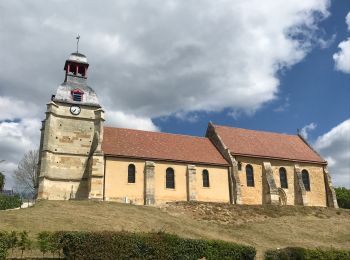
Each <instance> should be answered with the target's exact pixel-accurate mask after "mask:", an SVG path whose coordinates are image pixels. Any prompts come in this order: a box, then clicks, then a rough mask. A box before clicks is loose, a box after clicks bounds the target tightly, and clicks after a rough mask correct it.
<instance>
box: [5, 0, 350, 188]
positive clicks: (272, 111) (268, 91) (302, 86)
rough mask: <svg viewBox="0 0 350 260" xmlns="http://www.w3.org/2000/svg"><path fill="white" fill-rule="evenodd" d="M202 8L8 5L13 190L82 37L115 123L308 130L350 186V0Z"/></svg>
mask: <svg viewBox="0 0 350 260" xmlns="http://www.w3.org/2000/svg"><path fill="white" fill-rule="evenodd" d="M198 3H199V2H198V0H176V1H175V0H154V1H141V0H130V1H112V0H107V1H104V2H103V4H101V3H97V2H95V1H86V0H77V1H73V2H72V1H70V0H57V1H53V2H51V3H50V5H47V3H46V1H44V0H38V1H31V2H29V1H25V0H18V1H6V0H0V60H1V61H2V65H1V69H0V140H1V141H0V160H2V159H4V160H6V161H5V162H4V163H1V165H0V166H1V167H0V170H3V171H5V174H6V177H7V180H8V181H7V187H13V186H15V182H14V179H13V177H12V176H13V171H14V170H15V169H16V167H17V164H18V162H19V160H20V159H21V158H22V156H23V155H24V153H25V152H27V151H28V150H32V149H36V148H37V147H38V145H39V138H40V136H39V135H40V126H41V120H43V119H44V113H45V109H46V106H45V104H46V103H47V102H49V100H50V97H51V95H52V94H55V92H56V90H57V87H58V85H59V84H60V83H61V82H62V81H63V79H64V74H63V65H64V62H65V60H66V58H67V57H68V56H69V54H70V53H71V52H73V51H74V50H75V47H76V46H75V45H76V42H75V37H76V35H77V34H78V33H79V34H80V35H81V39H80V50H81V52H82V53H84V54H85V55H87V57H88V61H89V63H90V67H89V72H88V76H89V78H88V82H89V84H90V85H91V86H92V87H93V89H94V90H95V91H96V93H97V95H98V97H99V101H100V104H101V105H102V107H103V108H104V110H105V112H106V125H109V126H115V127H126V128H134V129H143V130H151V131H163V132H170V133H181V134H189V135H198V136H203V135H204V134H205V131H206V127H207V124H208V122H209V121H212V122H214V123H216V124H222V125H228V126H234V127H241V128H248V129H255V130H266V131H272V132H279V133H288V134H296V132H297V129H300V131H301V133H303V134H304V136H305V137H306V138H307V139H308V141H309V142H310V143H311V144H312V145H313V146H314V147H315V148H316V150H317V151H318V152H320V153H321V154H322V156H323V157H324V158H325V159H327V160H328V162H329V167H330V171H331V174H332V177H333V181H334V183H335V185H336V186H347V187H350V14H349V12H350V2H349V1H347V0H337V1H330V0H290V1H279V0H265V1H264V3H263V4H262V2H261V1H260V0H251V1H246V0H235V1H232V0H216V1H212V0H201V1H200V5H199V4H198ZM77 10H79V11H77ZM346 17H348V18H346Z"/></svg>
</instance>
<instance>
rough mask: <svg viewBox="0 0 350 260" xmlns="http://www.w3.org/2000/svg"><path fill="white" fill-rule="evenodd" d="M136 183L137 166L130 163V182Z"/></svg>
mask: <svg viewBox="0 0 350 260" xmlns="http://www.w3.org/2000/svg"><path fill="white" fill-rule="evenodd" d="M134 183H136V167H135V164H133V163H130V164H129V165H128V184H134Z"/></svg>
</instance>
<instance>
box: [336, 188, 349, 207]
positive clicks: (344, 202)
mask: <svg viewBox="0 0 350 260" xmlns="http://www.w3.org/2000/svg"><path fill="white" fill-rule="evenodd" d="M334 190H335V193H336V195H337V201H338V206H339V207H340V208H345V209H350V189H347V188H344V187H342V188H335V189H334Z"/></svg>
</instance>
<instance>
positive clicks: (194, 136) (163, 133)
mask: <svg viewBox="0 0 350 260" xmlns="http://www.w3.org/2000/svg"><path fill="white" fill-rule="evenodd" d="M104 128H111V129H122V130H130V131H135V132H146V133H152V134H162V135H176V136H183V137H192V138H198V139H202V140H209V138H207V137H205V136H197V135H186V134H175V133H168V132H157V131H149V130H140V129H132V128H126V127H112V126H104Z"/></svg>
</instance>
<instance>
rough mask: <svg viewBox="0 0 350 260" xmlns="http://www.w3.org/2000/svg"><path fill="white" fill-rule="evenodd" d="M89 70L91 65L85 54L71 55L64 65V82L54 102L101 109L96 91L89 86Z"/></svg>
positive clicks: (75, 53)
mask: <svg viewBox="0 0 350 260" xmlns="http://www.w3.org/2000/svg"><path fill="white" fill-rule="evenodd" d="M77 51H78V49H77ZM88 68H89V63H88V60H87V57H86V56H85V55H84V54H82V53H79V52H73V53H71V54H70V55H69V57H68V59H67V60H66V62H65V64H64V71H65V78H64V82H63V83H62V84H61V85H60V86H59V87H58V89H57V92H56V95H54V97H53V99H52V100H53V101H57V102H64V103H70V104H72V103H73V104H79V105H87V106H95V107H96V106H97V107H100V105H99V103H98V99H97V95H96V93H95V91H94V90H93V89H92V88H91V87H89V86H88V85H87V70H88Z"/></svg>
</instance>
